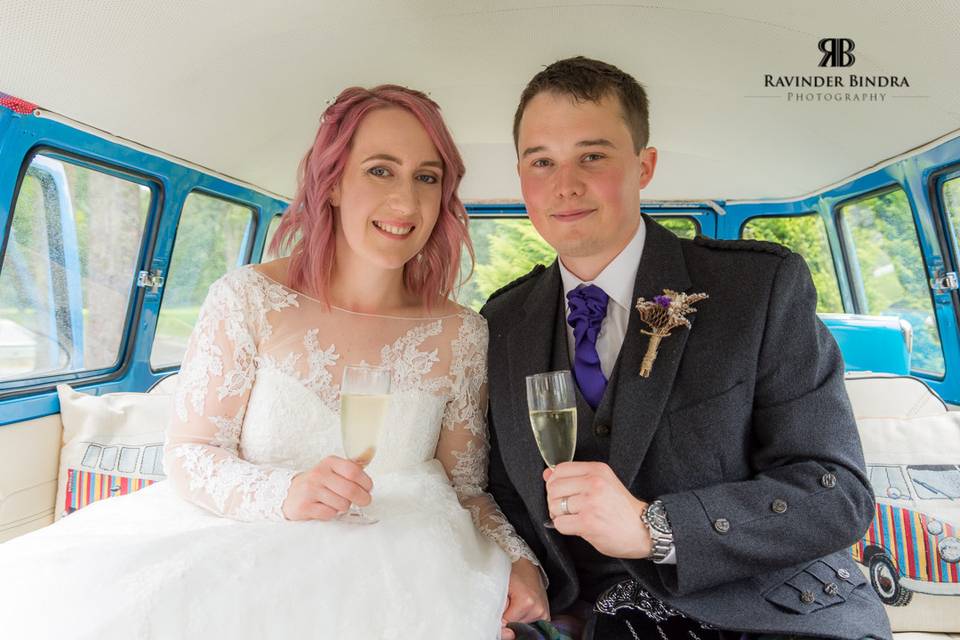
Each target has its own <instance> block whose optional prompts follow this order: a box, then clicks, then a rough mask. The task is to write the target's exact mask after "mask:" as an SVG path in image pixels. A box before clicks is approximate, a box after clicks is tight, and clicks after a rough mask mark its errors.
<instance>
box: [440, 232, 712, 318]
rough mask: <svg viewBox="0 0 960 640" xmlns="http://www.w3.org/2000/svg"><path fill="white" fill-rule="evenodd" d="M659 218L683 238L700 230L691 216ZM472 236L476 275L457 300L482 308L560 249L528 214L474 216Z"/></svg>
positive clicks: (463, 272) (464, 262)
mask: <svg viewBox="0 0 960 640" xmlns="http://www.w3.org/2000/svg"><path fill="white" fill-rule="evenodd" d="M656 221H657V222H658V223H660V224H662V225H663V226H664V227H666V228H667V229H669V230H670V231H672V232H673V233H675V234H676V235H678V236H679V237H681V238H693V237H694V236H695V235H696V234H697V233H699V232H700V227H699V225H698V224H697V221H696V220H695V219H693V218H691V217H688V216H657V217H656ZM470 239H471V241H472V242H473V250H474V252H475V253H476V259H477V261H476V265H475V269H474V273H473V276H472V277H471V278H470V280H469V281H468V282H467V283H466V284H465V285H464V286H463V287H461V289H460V290H459V293H458V295H457V302H459V303H460V304H462V305H464V306H466V307H470V308H472V309H474V310H477V311H479V310H480V308H481V307H482V306H483V305H484V303H485V302H486V301H487V298H488V297H489V296H490V294H491V293H493V292H494V291H496V290H497V289H499V288H500V287H502V286H504V285H506V284H509V283H510V282H512V281H513V280H516V279H517V278H519V277H520V276H522V275H523V274H525V273H527V272H529V271H530V270H531V269H533V267H534V266H536V265H537V264H543V265H550V263H552V262H553V261H554V260H555V259H556V257H557V252H556V251H554V250H553V247H551V246H550V245H548V244H547V243H546V242H545V241H544V240H543V238H541V237H540V235H539V234H538V233H537V230H536V229H534V228H533V225H532V224H531V223H530V220H529V219H528V218H493V217H484V216H477V217H473V218H470ZM468 267H469V256H468V255H466V252H464V255H463V257H462V259H461V261H460V278H461V280H462V279H463V278H464V277H466V276H467V275H469V271H468V270H467V269H468Z"/></svg>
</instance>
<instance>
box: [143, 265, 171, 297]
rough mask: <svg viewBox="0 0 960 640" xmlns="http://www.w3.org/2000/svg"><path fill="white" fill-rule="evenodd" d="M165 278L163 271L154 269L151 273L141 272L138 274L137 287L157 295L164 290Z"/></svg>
mask: <svg viewBox="0 0 960 640" xmlns="http://www.w3.org/2000/svg"><path fill="white" fill-rule="evenodd" d="M164 281H165V278H164V277H163V270H162V269H152V270H150V271H141V272H140V273H138V274H137V286H138V287H140V288H143V289H150V293H157V292H158V291H160V289H162V288H163V283H164Z"/></svg>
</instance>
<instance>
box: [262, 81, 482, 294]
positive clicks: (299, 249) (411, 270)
mask: <svg viewBox="0 0 960 640" xmlns="http://www.w3.org/2000/svg"><path fill="white" fill-rule="evenodd" d="M387 107H399V108H401V109H405V110H407V111H409V112H410V113H411V114H413V116H414V117H416V118H417V120H419V121H420V124H422V125H423V128H424V129H426V131H427V135H429V136H430V140H431V141H433V145H434V146H435V147H436V148H437V151H438V152H439V153H440V158H441V160H442V161H443V178H442V180H441V187H442V196H441V200H440V215H439V216H438V217H437V222H436V225H435V226H434V228H433V232H432V233H431V234H430V238H429V239H428V240H427V243H426V245H424V247H423V249H422V250H421V252H420V253H421V255H422V258H420V257H418V258H415V259H413V260H410V261H409V262H407V264H406V265H404V268H403V281H404V285H405V286H406V287H407V289H408V290H409V291H411V292H413V293H414V294H416V295H417V296H418V297H421V298H423V299H425V301H426V304H427V308H430V307H433V306H436V305H438V304H439V303H440V302H441V301H442V300H444V299H445V298H447V297H448V296H449V295H450V292H451V291H453V289H454V287H455V286H457V284H458V283H457V281H456V280H457V273H458V272H459V269H460V256H461V251H462V248H463V247H464V246H466V248H467V251H468V253H469V254H470V262H471V270H472V267H473V262H474V253H473V245H472V244H471V243H470V235H469V233H468V232H467V222H468V220H467V211H466V209H465V208H464V206H463V203H462V202H461V201H460V198H459V197H458V196H457V188H458V187H459V186H460V180H461V179H462V178H463V174H464V166H463V159H462V158H461V157H460V152H459V151H457V147H456V144H454V142H453V137H452V136H451V135H450V132H449V131H448V130H447V127H446V125H445V124H444V123H443V119H442V118H441V116H440V107H439V106H437V104H436V103H435V102H434V101H433V100H431V99H430V98H428V97H427V96H426V94H423V93H421V92H419V91H415V90H413V89H407V88H405V87H400V86H397V85H390V84H384V85H380V86H377V87H374V88H373V89H363V88H361V87H350V88H348V89H344V90H343V92H341V93H340V95H339V96H337V99H336V101H335V102H334V103H333V104H331V105H330V106H329V107H327V109H326V111H324V113H323V116H322V117H321V118H320V129H319V130H318V131H317V137H316V139H315V140H314V142H313V146H312V147H311V148H310V150H309V151H308V152H307V155H306V156H304V158H303V160H302V161H301V162H300V168H299V184H298V186H297V192H296V195H295V196H294V198H293V201H292V202H291V203H290V206H289V207H287V210H286V212H285V213H284V215H283V217H282V218H281V221H280V225H279V226H278V227H277V232H276V235H275V236H274V238H273V241H272V242H271V243H270V247H269V251H270V252H271V253H273V254H277V253H279V251H280V250H281V248H282V247H289V246H290V245H291V244H293V243H294V242H296V244H294V246H293V248H292V250H291V253H290V265H289V268H288V272H287V274H288V277H287V279H288V281H289V282H288V284H289V285H290V286H291V287H292V288H294V289H297V290H300V291H303V290H306V291H309V292H310V293H312V294H314V295H316V296H317V297H319V298H320V299H321V300H323V301H324V302H327V303H329V300H328V298H327V292H328V291H329V288H330V277H331V274H332V273H333V261H334V253H335V251H334V246H335V244H336V243H335V242H334V217H333V207H332V206H331V205H330V192H331V190H332V189H333V187H334V185H336V184H337V183H338V182H339V181H340V178H341V176H342V175H343V170H344V166H345V165H346V161H347V155H348V154H349V151H350V142H351V140H353V136H354V134H355V133H356V131H357V127H358V126H360V122H361V121H362V120H363V118H364V116H366V115H367V114H368V113H369V112H371V111H373V110H374V109H383V108H387ZM298 233H299V234H300V239H299V241H297V240H296V236H297V234H298Z"/></svg>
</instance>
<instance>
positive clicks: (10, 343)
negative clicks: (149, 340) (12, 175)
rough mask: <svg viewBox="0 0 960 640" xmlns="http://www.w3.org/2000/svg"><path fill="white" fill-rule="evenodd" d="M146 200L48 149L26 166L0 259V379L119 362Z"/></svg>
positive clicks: (122, 182) (141, 192)
mask: <svg viewBox="0 0 960 640" xmlns="http://www.w3.org/2000/svg"><path fill="white" fill-rule="evenodd" d="M152 198H153V189H151V187H149V186H146V185H145V184H140V183H138V182H135V181H133V180H132V179H126V178H125V177H120V176H118V175H116V174H114V173H106V172H105V171H101V170H99V169H97V168H92V167H91V166H89V165H86V164H81V162H80V161H76V162H75V161H73V160H70V159H67V158H65V157H61V156H59V155H55V154H53V153H52V152H49V153H40V154H37V155H35V156H34V157H33V158H32V159H31V160H30V163H29V165H28V166H27V170H26V173H25V175H24V178H23V180H22V182H21V185H20V190H19V192H18V194H17V199H16V202H15V203H14V206H13V220H12V224H11V227H10V231H9V236H8V238H7V243H6V248H5V250H4V252H3V256H2V262H0V381H13V380H25V379H32V378H39V377H43V376H48V375H54V374H62V373H69V372H78V371H96V370H104V369H110V368H113V367H116V366H117V365H118V363H119V360H120V356H121V352H120V350H121V344H122V341H123V338H124V333H125V327H126V324H127V318H128V315H129V312H130V302H131V300H132V299H133V297H134V296H133V292H134V290H135V286H136V284H135V280H136V277H137V271H138V264H139V261H140V253H141V244H142V242H143V235H144V229H145V227H146V222H147V216H148V213H149V211H150V206H151V200H152ZM0 232H2V231H0Z"/></svg>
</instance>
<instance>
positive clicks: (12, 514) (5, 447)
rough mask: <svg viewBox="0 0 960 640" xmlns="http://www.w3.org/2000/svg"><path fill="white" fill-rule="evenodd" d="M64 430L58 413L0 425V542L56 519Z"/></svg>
mask: <svg viewBox="0 0 960 640" xmlns="http://www.w3.org/2000/svg"><path fill="white" fill-rule="evenodd" d="M62 431H63V425H62V424H61V422H60V415H59V414H55V415H52V416H46V417H43V418H37V419H35V420H28V421H26V422H19V423H14V424H10V425H6V426H3V427H0V542H3V541H5V540H9V539H10V538H14V537H16V536H18V535H22V534H24V533H27V532H29V531H33V530H34V529H39V528H40V527H44V526H46V525H48V524H50V523H52V522H53V512H54V501H55V499H56V495H57V468H58V464H59V460H60V438H61V432H62Z"/></svg>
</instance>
